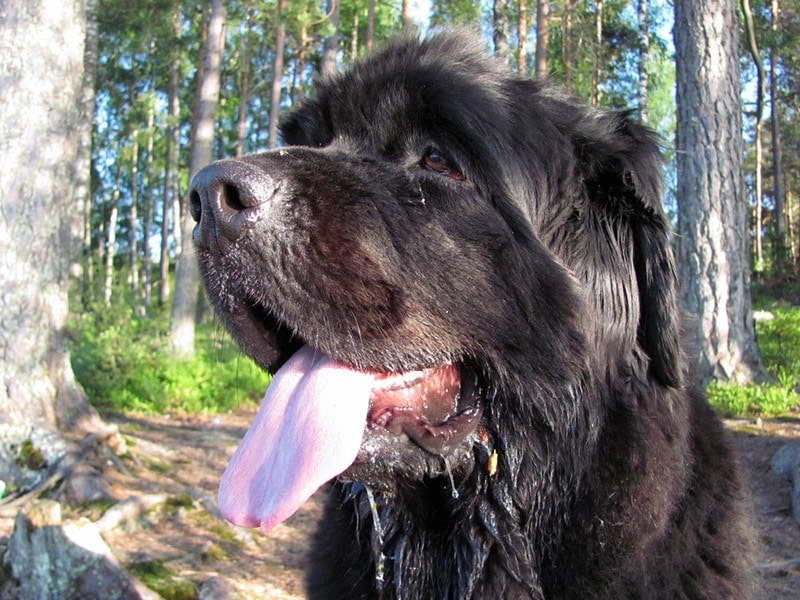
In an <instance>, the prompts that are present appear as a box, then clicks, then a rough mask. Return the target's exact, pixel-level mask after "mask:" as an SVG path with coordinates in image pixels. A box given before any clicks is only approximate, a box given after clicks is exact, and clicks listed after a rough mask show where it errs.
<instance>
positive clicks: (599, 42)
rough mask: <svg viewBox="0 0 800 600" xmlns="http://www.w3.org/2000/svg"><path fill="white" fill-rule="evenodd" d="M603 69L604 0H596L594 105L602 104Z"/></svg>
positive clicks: (593, 75)
mask: <svg viewBox="0 0 800 600" xmlns="http://www.w3.org/2000/svg"><path fill="white" fill-rule="evenodd" d="M602 71H603V0H594V52H593V54H592V106H600V79H601V77H602Z"/></svg>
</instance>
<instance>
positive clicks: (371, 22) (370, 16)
mask: <svg viewBox="0 0 800 600" xmlns="http://www.w3.org/2000/svg"><path fill="white" fill-rule="evenodd" d="M374 43H375V0H369V3H368V4H367V39H366V40H365V46H366V49H367V52H371V51H372V46H373V44H374Z"/></svg>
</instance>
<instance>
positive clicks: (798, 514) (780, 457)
mask: <svg viewBox="0 0 800 600" xmlns="http://www.w3.org/2000/svg"><path fill="white" fill-rule="evenodd" d="M769 465H770V468H771V469H772V472H773V473H775V474H776V475H778V476H779V477H784V478H786V479H788V480H789V482H791V484H792V515H793V516H794V520H795V521H797V522H798V523H800V444H796V443H794V442H791V443H788V444H784V445H783V446H781V447H780V448H778V451H777V452H776V453H775V454H774V455H773V456H772V458H771V459H770V461H769Z"/></svg>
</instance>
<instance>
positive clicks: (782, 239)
mask: <svg viewBox="0 0 800 600" xmlns="http://www.w3.org/2000/svg"><path fill="white" fill-rule="evenodd" d="M771 9H772V15H771V21H770V28H771V29H772V32H773V39H777V35H778V27H779V23H780V21H779V17H780V6H779V4H778V0H772V2H771ZM769 103H770V110H771V112H772V119H771V121H772V123H771V124H772V196H773V198H774V202H775V250H774V260H775V270H776V271H777V273H778V274H780V275H782V274H783V273H784V271H785V270H786V248H787V246H790V245H791V243H790V244H787V243H786V234H787V232H786V210H785V203H786V195H785V193H784V190H783V151H782V149H781V118H780V116H781V110H780V105H779V104H778V53H777V51H776V50H775V45H774V42H773V45H772V47H771V48H770V51H769ZM789 236H790V237H791V232H789Z"/></svg>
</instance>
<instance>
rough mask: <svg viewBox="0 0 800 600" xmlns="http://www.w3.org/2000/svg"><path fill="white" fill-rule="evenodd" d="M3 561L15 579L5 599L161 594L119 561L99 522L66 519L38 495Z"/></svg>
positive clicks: (138, 598)
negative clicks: (109, 545)
mask: <svg viewBox="0 0 800 600" xmlns="http://www.w3.org/2000/svg"><path fill="white" fill-rule="evenodd" d="M3 562H4V563H5V564H6V565H7V567H8V568H9V570H10V572H11V576H12V578H13V582H7V583H6V585H5V587H4V588H3V589H2V590H0V595H2V596H3V597H4V598H5V597H10V598H16V599H19V600H39V599H41V598H63V599H64V600H95V599H96V600H158V599H159V598H160V596H158V594H156V593H155V592H153V591H151V590H149V589H148V588H147V587H146V586H145V585H144V584H142V583H141V582H140V581H138V580H136V579H135V578H134V577H133V576H132V575H131V574H130V573H128V572H127V571H126V570H125V569H124V568H123V567H122V566H121V565H120V564H119V562H118V561H117V559H116V558H115V557H114V555H113V554H112V552H111V549H110V548H109V547H108V545H107V544H106V543H105V541H103V538H102V537H101V536H100V531H99V530H98V528H97V527H96V526H95V525H94V523H92V522H90V521H88V520H86V519H81V520H79V521H75V522H68V523H63V522H62V519H61V505H60V504H59V503H58V502H55V501H53V500H34V501H32V502H30V503H29V504H28V505H26V506H25V507H24V508H23V509H21V510H20V512H19V514H18V515H17V519H16V521H15V523H14V531H13V533H12V534H11V538H10V539H9V543H8V550H7V552H6V554H5V558H4V560H3Z"/></svg>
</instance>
